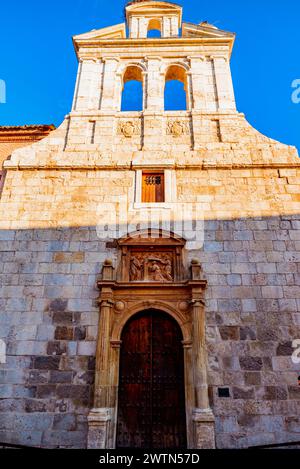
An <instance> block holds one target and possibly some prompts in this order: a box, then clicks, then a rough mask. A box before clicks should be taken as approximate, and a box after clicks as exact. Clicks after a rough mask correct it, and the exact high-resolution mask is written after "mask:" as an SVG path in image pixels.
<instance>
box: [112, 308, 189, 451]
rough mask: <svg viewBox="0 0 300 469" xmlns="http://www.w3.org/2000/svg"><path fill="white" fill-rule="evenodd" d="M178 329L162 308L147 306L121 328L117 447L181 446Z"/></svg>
mask: <svg viewBox="0 0 300 469" xmlns="http://www.w3.org/2000/svg"><path fill="white" fill-rule="evenodd" d="M181 341H182V335H181V331H180V328H179V326H178V325H177V323H176V322H175V321H174V320H173V319H172V318H170V317H169V316H167V315H166V314H164V313H160V312H157V311H147V312H144V313H142V314H140V315H137V316H135V317H134V318H133V319H132V320H131V321H130V322H129V323H128V324H127V325H126V327H125V328H124V331H123V335H122V346H121V357H120V383H119V410H118V427H117V447H118V448H164V449H171V448H185V447H186V421H185V398H184V372H183V348H182V343H181Z"/></svg>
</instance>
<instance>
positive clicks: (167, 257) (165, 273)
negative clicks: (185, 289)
mask: <svg viewBox="0 0 300 469" xmlns="http://www.w3.org/2000/svg"><path fill="white" fill-rule="evenodd" d="M173 270H174V266H173V256H172V253H170V252H153V253H152V252H142V253H133V255H132V257H131V259H130V281H132V282H138V281H148V282H149V281H150V282H172V281H173V280H174V272H173Z"/></svg>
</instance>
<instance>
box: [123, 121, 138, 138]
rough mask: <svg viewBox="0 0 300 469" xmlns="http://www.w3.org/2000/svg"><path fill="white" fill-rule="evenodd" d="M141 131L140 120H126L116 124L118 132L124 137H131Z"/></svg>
mask: <svg viewBox="0 0 300 469" xmlns="http://www.w3.org/2000/svg"><path fill="white" fill-rule="evenodd" d="M140 133H141V125H140V121H126V122H120V123H119V126H118V134H122V135H124V137H126V138H131V137H133V136H134V135H139V134H140Z"/></svg>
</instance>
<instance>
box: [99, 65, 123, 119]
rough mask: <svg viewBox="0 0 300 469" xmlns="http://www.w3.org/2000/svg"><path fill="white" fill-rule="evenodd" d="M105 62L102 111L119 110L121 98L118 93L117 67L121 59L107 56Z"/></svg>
mask: <svg viewBox="0 0 300 469" xmlns="http://www.w3.org/2000/svg"><path fill="white" fill-rule="evenodd" d="M103 62H104V70H103V73H104V76H103V91H102V97H101V110H102V111H118V110H119V107H120V98H119V96H118V95H117V88H118V87H117V82H116V80H117V77H116V74H117V69H118V64H119V59H117V58H115V57H106V58H104V59H103Z"/></svg>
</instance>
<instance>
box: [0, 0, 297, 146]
mask: <svg viewBox="0 0 300 469" xmlns="http://www.w3.org/2000/svg"><path fill="white" fill-rule="evenodd" d="M124 3H125V2H124V1H123V0H111V1H108V2H107V1H104V0H51V2H40V1H38V0H27V1H22V2H21V1H18V2H17V5H16V3H15V2H1V28H0V80H4V81H5V82H6V87H7V103H6V104H0V125H23V124H50V123H54V124H55V125H59V124H60V123H61V122H62V120H63V118H64V116H65V115H66V114H67V113H68V112H69V110H70V107H71V103H72V96H73V92H74V85H75V80H76V72H77V60H76V56H75V53H74V51H73V45H72V40H71V37H72V36H73V35H75V34H80V33H84V32H87V31H90V30H91V29H97V28H101V27H104V26H109V25H112V24H116V23H120V22H122V21H123V6H124ZM177 3H179V4H181V5H183V6H184V20H186V21H190V22H195V23H199V22H201V21H205V20H207V21H208V22H209V23H212V24H214V25H216V26H217V27H219V28H221V29H225V30H228V31H233V32H235V33H237V40H236V44H235V48H234V52H233V56H232V62H231V66H232V73H233V80H234V86H235V92H236V99H237V106H238V110H239V111H241V112H244V113H245V114H246V117H247V119H248V120H249V121H250V123H251V124H252V125H253V126H254V127H256V128H257V129H258V130H260V131H261V132H263V133H264V134H266V135H268V136H270V137H273V138H275V139H277V140H280V141H282V142H284V143H289V144H292V145H296V146H297V147H298V149H300V103H299V104H294V103H293V102H292V99H291V95H292V91H293V89H292V87H291V84H292V82H293V80H295V79H300V47H299V44H300V28H299V5H298V2H297V1H296V0H285V1H282V0H243V1H238V0H226V1H224V0H213V1H212V0H210V1H204V0H203V1H199V0H181V1H178V2H177Z"/></svg>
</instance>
